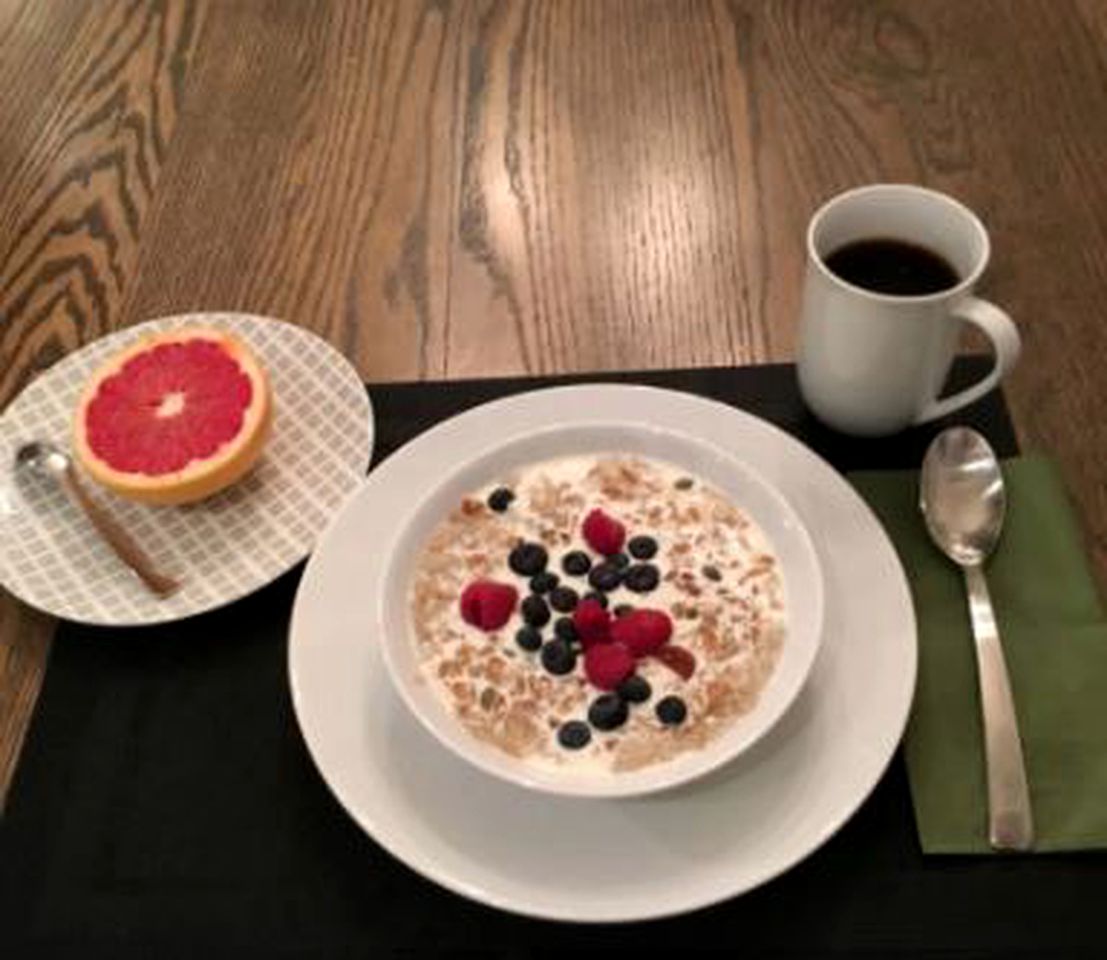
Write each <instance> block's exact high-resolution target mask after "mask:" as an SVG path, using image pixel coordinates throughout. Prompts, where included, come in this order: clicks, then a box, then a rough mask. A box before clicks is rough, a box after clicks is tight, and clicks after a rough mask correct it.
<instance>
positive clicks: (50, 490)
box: [0, 313, 373, 626]
mask: <svg viewBox="0 0 1107 960" xmlns="http://www.w3.org/2000/svg"><path fill="white" fill-rule="evenodd" d="M195 324H202V325H204V326H211V327H217V328H220V329H225V330H229V331H232V332H234V333H236V334H237V335H238V336H240V337H241V338H242V339H243V340H244V341H245V342H246V343H248V344H249V345H250V347H251V348H252V349H253V350H254V352H255V353H256V354H257V356H258V357H259V358H260V359H261V361H262V363H263V364H264V365H265V367H266V369H267V370H268V372H269V376H270V381H271V383H272V386H273V398H274V411H275V416H274V420H273V433H272V436H271V437H270V438H269V441H268V443H267V445H266V449H265V453H264V454H263V456H262V459H261V461H260V462H259V463H258V466H257V467H256V468H255V469H254V470H253V471H252V472H251V473H250V475H249V476H247V477H246V478H244V479H243V480H242V481H240V482H239V483H237V484H235V485H234V486H233V487H231V488H229V489H228V490H226V491H224V492H222V493H220V494H217V495H216V496H214V497H211V498H209V499H208V500H205V501H204V502H202V503H199V504H195V505H193V506H189V507H152V506H146V505H143V504H136V503H128V502H127V501H125V500H121V499H119V498H118V497H115V496H112V495H111V494H109V493H107V492H106V491H100V490H97V489H96V487H95V484H93V483H92V481H88V482H87V483H86V486H87V487H88V488H89V490H91V491H94V492H95V495H96V496H97V497H98V498H99V499H100V501H101V503H104V504H106V505H108V506H109V507H110V509H111V511H112V513H113V514H114V515H115V516H116V517H117V518H118V519H120V520H121V521H122V522H123V524H124V525H125V527H126V528H127V529H128V530H129V531H130V532H131V533H132V534H133V535H134V537H135V539H137V540H138V542H139V543H140V544H142V545H143V547H145V548H146V550H147V551H148V552H149V554H150V555H151V557H153V558H154V559H155V560H156V562H157V564H158V566H159V567H162V568H164V569H165V570H166V571H167V572H169V573H170V574H172V575H174V576H177V577H179V579H180V580H181V582H182V584H183V585H182V588H181V589H180V590H179V591H178V592H177V593H175V594H174V595H173V596H171V597H168V598H166V599H158V598H156V597H154V596H153V595H152V594H150V593H149V591H147V590H146V589H145V588H144V587H143V586H142V584H141V583H139V582H138V580H137V579H136V578H135V577H134V575H133V574H131V573H130V571H128V570H127V569H126V568H125V567H124V566H123V565H122V564H121V563H120V562H119V560H117V559H116V557H115V555H114V554H113V553H112V552H111V550H110V548H108V547H107V546H106V545H105V544H104V543H103V542H102V541H101V540H100V538H99V537H97V536H96V535H95V533H94V532H93V531H92V528H91V527H90V526H89V523H88V521H87V520H86V519H85V517H84V515H83V514H81V513H80V511H79V510H78V509H76V508H75V507H74V506H73V505H72V504H70V503H69V502H68V501H67V500H66V498H65V496H64V495H63V494H62V492H61V491H60V490H59V489H58V488H57V487H56V486H54V485H53V484H48V483H44V482H37V481H32V482H30V483H28V482H26V480H25V479H24V480H17V479H16V477H15V476H14V474H13V473H12V471H11V469H10V465H11V464H12V463H13V461H14V459H15V451H16V450H17V449H18V448H19V446H20V445H21V444H22V443H24V442H26V441H28V440H32V439H47V440H51V441H53V442H54V443H56V444H58V445H59V446H61V447H63V448H66V449H68V448H69V445H70V443H69V440H70V435H71V430H72V417H73V411H74V409H75V407H76V403H77V397H78V395H79V393H80V391H81V389H82V387H83V386H84V384H85V382H86V380H87V379H88V377H89V375H90V374H91V373H92V371H93V370H94V369H95V368H96V367H98V366H99V365H100V364H101V363H102V362H103V361H104V360H106V359H107V358H108V357H109V356H110V355H111V354H113V353H115V352H116V351H118V350H120V349H122V348H123V347H125V346H126V345H128V344H130V343H132V342H133V341H135V340H136V339H138V338H139V337H142V336H146V335H149V334H151V333H157V332H160V331H163V330H169V329H173V328H176V327H182V326H186V325H195ZM372 446H373V416H372V409H371V408H370V406H369V399H368V395H367V394H366V392H365V387H364V385H363V384H362V382H361V379H360V377H359V376H358V374H357V371H356V370H354V368H353V367H352V366H350V364H349V363H348V362H347V361H346V360H345V358H343V357H342V355H341V354H340V353H338V351H336V350H335V349H334V348H333V347H331V346H330V345H329V344H327V343H326V341H324V340H322V339H321V338H319V337H317V336H316V335H315V334H313V333H311V332H309V331H307V330H304V329H302V328H300V327H296V326H293V325H292V324H288V323H282V322H281V321H279V320H271V319H268V318H266V317H255V316H250V315H247V314H237V313H196V314H187V315H182V316H176V317H164V318H162V319H159V320H151V321H150V322H148V323H143V324H140V325H139V326H135V327H130V328H128V329H127V330H123V331H120V332H119V333H116V334H112V335H111V336H108V337H104V338H103V339H101V340H97V341H96V342H94V343H91V344H89V345H88V346H86V347H84V348H82V349H81V350H78V351H76V352H74V353H72V354H70V355H69V356H67V357H65V358H64V359H63V360H61V361H60V362H58V363H57V364H55V365H54V366H53V367H51V368H50V369H49V370H47V371H46V372H45V373H43V374H42V375H41V376H40V377H39V378H38V379H36V380H35V381H34V382H33V383H31V384H30V385H29V386H28V387H27V388H26V389H25V390H23V392H22V393H20V395H19V396H18V397H16V399H15V400H14V401H13V402H12V403H11V404H10V406H9V407H8V408H7V410H5V411H4V413H3V416H0V583H2V584H3V585H4V586H5V587H7V588H8V589H9V590H10V591H11V592H12V593H14V594H15V595H16V596H17V597H19V598H20V599H21V600H24V601H25V602H27V603H29V604H31V606H34V607H38V608H39V609H40V610H45V611H46V612H47V613H52V614H54V615H55V616H58V617H64V618H65V619H68V620H76V621H79V622H82V623H92V624H103V625H113V626H133V625H138V624H150V623H163V622H166V621H170V620H179V619H181V618H182V617H188V616H192V615H193V614H197V613H202V612H203V611H205V610H211V609H213V608H215V607H219V606H222V605H224V604H227V603H230V602H231V601H232V600H237V599H238V598H239V597H243V596H245V595H246V594H248V593H251V592H253V591H254V590H257V589H258V588H260V587H263V586H265V584H267V583H270V582H271V581H273V580H275V579H276V578H277V577H279V576H280V575H281V574H282V573H284V572H285V571H287V570H289V569H290V568H291V567H292V566H294V565H295V564H297V563H299V562H300V561H301V560H302V559H303V558H304V557H305V556H307V554H308V552H309V551H310V550H311V548H312V546H313V545H314V543H315V539H316V537H317V536H318V535H319V533H320V531H322V529H323V528H324V527H325V526H326V524H327V522H328V521H329V520H330V519H331V517H332V516H333V514H334V512H335V511H336V510H337V509H338V507H339V506H341V504H342V503H343V502H345V500H346V498H347V497H348V496H349V495H350V494H351V493H352V492H353V491H354V490H355V489H357V487H358V486H359V485H360V484H361V483H362V481H363V480H364V477H365V470H366V468H367V467H368V465H369V457H370V454H371V452H372Z"/></svg>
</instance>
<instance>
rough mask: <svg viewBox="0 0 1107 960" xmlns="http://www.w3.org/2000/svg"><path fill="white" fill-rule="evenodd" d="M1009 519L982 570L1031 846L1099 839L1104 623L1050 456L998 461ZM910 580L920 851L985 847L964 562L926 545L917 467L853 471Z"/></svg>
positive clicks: (1105, 754)
mask: <svg viewBox="0 0 1107 960" xmlns="http://www.w3.org/2000/svg"><path fill="white" fill-rule="evenodd" d="M1003 471H1004V477H1005V479H1006V483H1007V490H1008V502H1007V522H1006V525H1005V527H1004V531H1003V537H1002V539H1001V540H1000V543H999V546H998V548H997V550H996V552H995V554H994V556H993V557H992V559H991V561H990V562H989V563H988V565H987V567H986V573H987V577H988V585H989V587H990V588H991V594H992V603H993V605H994V606H995V611H996V617H997V620H998V622H999V628H1000V635H1001V637H1002V641H1003V650H1004V653H1005V655H1006V658H1007V669H1008V672H1009V673H1010V676H1011V686H1012V689H1013V692H1014V697H1015V709H1016V712H1017V714H1018V718H1019V729H1020V732H1021V734H1022V743H1023V752H1024V755H1025V758H1026V765H1027V775H1028V778H1029V781H1030V797H1031V803H1032V805H1033V811H1034V826H1035V835H1036V841H1035V849H1036V850H1038V851H1047V850H1085V849H1098V848H1104V847H1107V621H1105V620H1104V615H1103V609H1102V607H1101V606H1100V603H1099V597H1098V595H1097V591H1096V586H1095V582H1094V580H1093V578H1092V575H1091V573H1090V571H1089V569H1088V565H1087V563H1086V561H1085V558H1084V552H1083V547H1082V542H1081V533H1080V529H1079V527H1078V524H1077V522H1076V518H1075V516H1074V513H1073V509H1072V506H1071V504H1070V502H1069V499H1068V497H1067V496H1066V493H1065V489H1064V484H1063V482H1062V480H1061V477H1060V475H1059V473H1058V471H1057V469H1056V468H1055V467H1054V465H1053V464H1052V463H1050V462H1049V461H1046V460H1043V459H1040V458H1035V457H1025V458H1020V459H1016V460H1009V461H1007V462H1005V463H1004V467H1003ZM850 479H851V480H852V481H853V483H854V485H855V486H856V488H857V489H858V491H859V492H860V493H861V495H862V496H863V497H864V498H865V499H866V500H867V501H868V503H869V505H870V506H871V507H872V508H873V510H874V511H875V512H876V514H877V516H878V517H879V518H880V520H881V521H882V522H883V524H884V528H885V529H886V530H887V531H888V535H889V536H890V537H891V540H892V542H893V543H894V544H895V546H896V549H897V550H898V551H899V556H900V559H901V560H902V562H903V566H904V569H905V570H906V572H907V578H908V580H909V581H910V583H911V591H912V594H913V597H914V601H915V614H916V617H917V618H918V623H919V678H918V686H917V688H916V691H915V702H914V706H913V707H912V712H911V719H910V722H909V724H908V728H907V735H906V738H905V741H904V749H905V752H906V757H907V770H908V776H909V779H910V783H911V796H912V800H913V803H914V807H915V820H916V823H917V825H918V830H919V839H920V841H921V843H922V848H923V850H924V851H925V852H927V853H987V852H989V847H988V839H987V822H986V817H987V809H988V804H987V792H986V789H985V772H984V751H983V735H982V732H981V722H980V699H979V693H978V689H977V679H976V660H975V653H974V650H973V640H972V633H971V628H970V625H969V620H968V611H967V609H966V605H965V594H964V587H963V582H962V578H961V574H960V572H959V571H958V570H957V569H956V567H954V566H953V564H952V563H950V562H949V561H948V560H946V559H945V557H944V556H943V555H942V554H941V553H939V551H938V549H937V548H936V547H935V546H933V545H932V544H931V542H930V539H929V538H928V536H927V533H926V529H925V527H924V526H923V523H922V519H921V517H920V516H919V511H918V505H917V500H918V474H917V473H914V472H912V473H889V472H880V473H858V474H853V475H852V476H851V478H850Z"/></svg>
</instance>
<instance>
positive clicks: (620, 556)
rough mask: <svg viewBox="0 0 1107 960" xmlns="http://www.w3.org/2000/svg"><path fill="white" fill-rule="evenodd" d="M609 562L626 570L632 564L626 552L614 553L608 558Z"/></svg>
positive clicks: (618, 568) (619, 568)
mask: <svg viewBox="0 0 1107 960" xmlns="http://www.w3.org/2000/svg"><path fill="white" fill-rule="evenodd" d="M607 562H608V563H610V564H611V566H613V567H614V568H615V569H616V570H625V569H626V568H627V567H629V566H630V557H628V556H627V555H626V554H625V553H613V554H611V556H609V557H608V558H607Z"/></svg>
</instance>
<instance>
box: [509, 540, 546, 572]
mask: <svg viewBox="0 0 1107 960" xmlns="http://www.w3.org/2000/svg"><path fill="white" fill-rule="evenodd" d="M548 561H549V556H548V555H547V554H546V548H545V547H544V546H542V544H540V543H524V542H522V541H520V542H519V544H518V546H516V547H515V549H514V550H512V551H511V554H510V556H508V558H507V565H508V566H509V567H511V569H512V570H514V571H515V572H516V573H517V574H519V576H520V577H533V576H534V575H535V574H536V573H541V572H542V571H543V570H545V569H546V563H547V562H548Z"/></svg>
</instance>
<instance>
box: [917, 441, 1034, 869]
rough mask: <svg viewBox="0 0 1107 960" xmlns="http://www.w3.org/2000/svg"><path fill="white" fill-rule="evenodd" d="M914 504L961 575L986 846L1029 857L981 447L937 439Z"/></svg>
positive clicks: (1003, 504)
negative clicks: (980, 732) (980, 737)
mask: <svg viewBox="0 0 1107 960" xmlns="http://www.w3.org/2000/svg"><path fill="white" fill-rule="evenodd" d="M919 505H920V507H921V508H922V512H923V516H924V517H925V518H926V528H927V530H928V531H930V536H931V539H933V540H934V542H935V543H936V544H937V545H938V546H939V547H940V548H941V550H942V552H943V553H945V554H946V556H948V557H949V558H950V559H951V560H952V561H953V562H954V563H956V564H958V565H959V566H960V567H961V569H962V570H963V571H964V573H965V586H966V588H967V590H968V597H969V615H970V617H971V619H972V631H973V635H974V637H975V638H976V665H977V674H978V678H979V681H980V706H981V712H982V713H983V719H984V753H985V759H986V763H987V771H988V839H989V841H990V842H991V845H992V847H993V848H995V849H996V850H1029V849H1030V847H1031V845H1032V844H1033V842H1034V824H1033V820H1032V818H1031V814H1030V793H1029V790H1028V789H1027V785H1026V769H1025V766H1024V765H1023V758H1022V744H1021V742H1020V741H1019V728H1018V722H1017V719H1016V716H1015V703H1014V699H1013V698H1012V696H1011V683H1010V681H1009V680H1008V678H1007V665H1006V663H1005V662H1004V659H1003V647H1002V646H1001V645H1000V640H999V630H998V628H997V627H996V618H995V614H994V613H993V611H992V601H991V598H990V597H989V595H988V583H987V581H986V580H985V579H984V562H985V560H987V559H988V557H989V555H990V554H991V553H992V551H993V550H994V549H995V545H996V542H997V541H998V540H999V534H1000V531H1001V530H1002V529H1003V516H1004V513H1005V512H1006V509H1007V495H1006V493H1005V491H1004V487H1003V474H1002V472H1001V471H1000V467H999V461H998V460H997V459H996V455H995V453H994V451H993V450H992V448H991V447H990V446H989V445H988V441H987V440H985V439H984V438H983V437H982V436H981V435H980V434H979V433H977V432H976V431H975V430H969V429H968V428H966V427H952V428H951V429H949V430H943V431H942V432H941V433H940V434H938V436H937V437H935V439H934V442H933V443H931V445H930V448H929V449H928V450H927V452H926V456H925V457H924V458H923V467H922V482H921V489H920V498H919Z"/></svg>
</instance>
